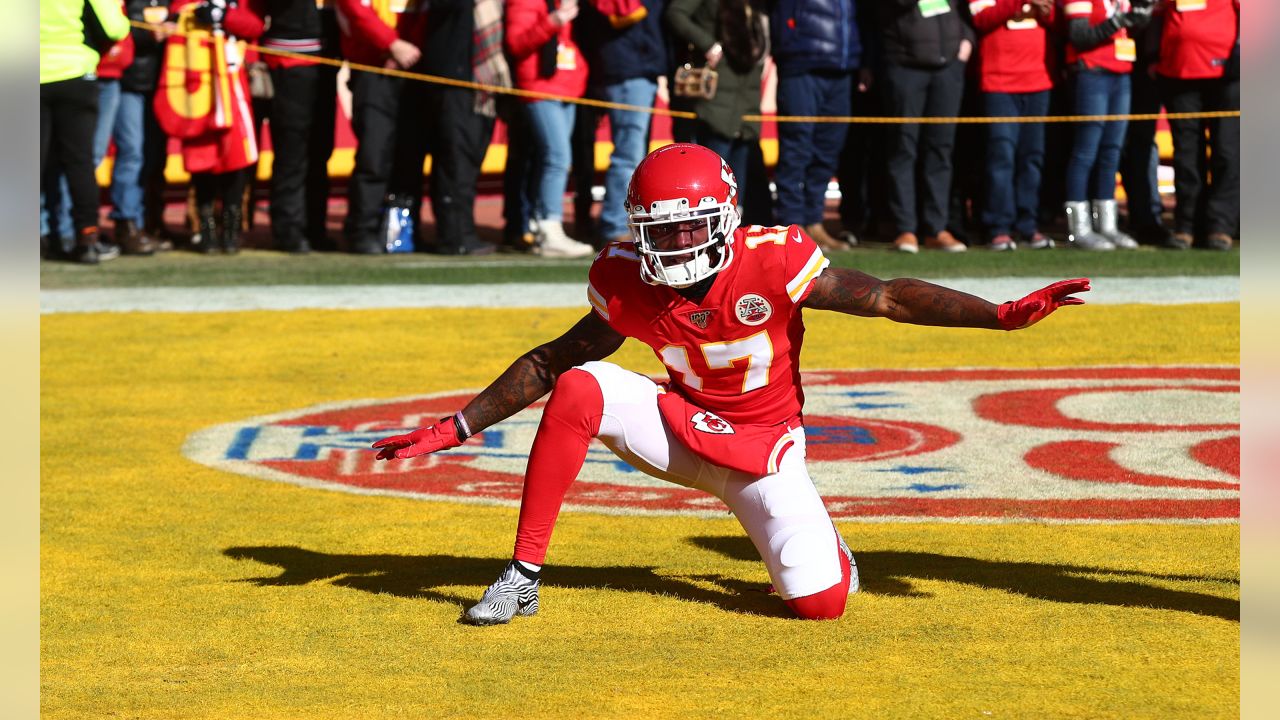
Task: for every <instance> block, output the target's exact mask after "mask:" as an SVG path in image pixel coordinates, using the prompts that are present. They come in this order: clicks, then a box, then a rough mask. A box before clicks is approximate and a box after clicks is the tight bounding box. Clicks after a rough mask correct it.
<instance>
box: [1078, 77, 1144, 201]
mask: <svg viewBox="0 0 1280 720" xmlns="http://www.w3.org/2000/svg"><path fill="white" fill-rule="evenodd" d="M1075 81H1076V83H1075V85H1076V88H1075V113H1076V114H1077V115H1125V114H1128V112H1129V76H1128V75H1120V74H1117V73H1113V72H1111V71H1109V70H1100V69H1099V70H1081V71H1080V72H1079V73H1077V74H1076V78H1075ZM1128 124H1129V123H1128V121H1126V120H1117V121H1114V122H1084V123H1077V124H1076V131H1075V139H1074V141H1073V142H1072V145H1071V158H1070V159H1069V160H1068V161H1067V187H1066V191H1067V201H1068V202H1079V201H1081V200H1111V199H1113V198H1115V196H1116V171H1117V170H1118V169H1119V168H1120V149H1121V147H1123V145H1124V132H1125V128H1126V127H1128Z"/></svg>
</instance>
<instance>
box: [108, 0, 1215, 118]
mask: <svg viewBox="0 0 1280 720" xmlns="http://www.w3.org/2000/svg"><path fill="white" fill-rule="evenodd" d="M129 23H130V24H131V25H133V26H134V27H137V28H142V29H144V30H151V31H153V32H154V31H156V30H159V29H160V28H161V26H160V25H154V24H151V23H145V22H142V21H139V20H130V21H129ZM175 34H179V35H180V33H175ZM245 46H246V47H248V48H250V49H253V50H256V51H258V52H259V53H260V54H262V55H275V56H277V57H285V58H295V59H299V60H305V61H307V62H310V63H314V64H318V65H332V66H334V67H342V65H343V64H346V65H347V66H348V67H349V68H351V69H352V70H354V71H359V72H368V73H375V74H378V75H387V76H389V77H398V78H404V79H406V80H416V81H419V82H428V83H435V84H437V85H448V86H451V87H460V88H468V89H471V90H481V91H484V92H490V93H494V94H499V95H513V96H515V97H522V98H530V99H533V100H559V101H562V102H566V103H572V104H575V105H587V106H590V107H598V108H605V109H607V110H630V111H632V112H640V113H648V114H649V115H665V116H667V117H676V118H684V119H687V120H694V119H697V117H698V116H697V114H695V113H691V112H687V111H684V110H671V109H669V108H655V107H643V106H640V105H626V104H623V103H615V102H608V101H606V100H595V99H592V98H576V97H566V96H563V95H555V94H552V93H543V92H536V91H533V90H521V89H519V88H508V87H499V86H496V85H482V84H480V83H477V82H471V81H469V80H455V79H453V78H446V77H440V76H438V75H427V74H425V73H417V72H412V71H409V70H400V69H399V68H383V67H377V66H375V65H364V64H362V63H353V62H350V61H348V60H337V59H334V58H327V57H322V56H319V55H308V54H305V53H297V52H292V51H290V50H277V49H274V48H267V47H262V46H261V45H255V44H253V43H248V42H246V43H245ZM1161 117H1163V118H1165V119H1168V120H1194V119H1205V118H1227V117H1240V111H1239V110H1213V111H1203V112H1188V113H1165V114H1163V115H1161V114H1159V113H1136V114H1132V115H1037V116H1026V117H916V118H908V117H880V116H869V115H845V116H804V115H743V116H742V119H743V120H746V121H748V122H767V121H770V120H772V121H774V122H780V123H846V124H851V125H917V124H918V125H989V124H995V123H1067V122H1113V121H1117V120H1132V121H1140V120H1158V119H1159V118H1161Z"/></svg>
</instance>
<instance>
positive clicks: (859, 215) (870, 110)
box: [836, 73, 888, 235]
mask: <svg viewBox="0 0 1280 720" xmlns="http://www.w3.org/2000/svg"><path fill="white" fill-rule="evenodd" d="M850 82H852V83H853V88H851V90H850V97H851V98H852V99H853V102H852V103H851V104H850V114H851V115H863V116H876V117H879V116H882V115H884V111H883V110H882V109H881V98H880V94H879V93H877V92H874V91H872V92H858V82H859V78H858V76H857V74H856V73H855V74H854V76H853V77H852V78H851V79H850ZM886 162H887V161H886V160H885V126H883V125H851V126H850V127H849V132H848V134H846V135H845V139H844V148H843V149H842V150H841V151H840V164H839V166H838V167H837V168H836V180H837V181H839V183H840V221H841V224H843V225H844V227H845V229H846V230H850V231H852V232H853V233H854V234H855V235H860V234H863V233H867V232H870V233H871V234H874V233H875V223H876V222H877V221H878V220H881V219H883V218H885V217H886V216H887V215H888V199H887V197H886V194H887V193H886V187H887V185H888V178H887V177H885V170H884V168H885V164H886Z"/></svg>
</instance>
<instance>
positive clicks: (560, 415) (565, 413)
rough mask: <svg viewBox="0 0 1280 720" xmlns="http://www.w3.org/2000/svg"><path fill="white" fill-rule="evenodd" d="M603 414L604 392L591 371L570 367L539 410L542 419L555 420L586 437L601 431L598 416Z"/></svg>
mask: <svg viewBox="0 0 1280 720" xmlns="http://www.w3.org/2000/svg"><path fill="white" fill-rule="evenodd" d="M603 413H604V395H603V393H602V392H601V390H600V383H599V382H598V381H597V380H596V378H595V376H593V375H592V374H591V373H589V372H587V371H585V370H582V369H579V368H572V369H570V370H567V371H566V372H564V373H562V374H561V375H560V377H559V378H558V379H557V380H556V385H555V388H554V389H553V390H552V391H551V398H550V399H549V400H547V405H546V407H545V408H543V410H542V420H543V422H544V423H546V422H548V421H554V422H557V423H558V424H560V425H563V426H566V427H568V428H569V429H571V430H573V431H575V432H581V433H583V434H585V435H586V436H587V437H594V436H595V435H596V434H597V433H598V432H600V416H601V415H602V414H603Z"/></svg>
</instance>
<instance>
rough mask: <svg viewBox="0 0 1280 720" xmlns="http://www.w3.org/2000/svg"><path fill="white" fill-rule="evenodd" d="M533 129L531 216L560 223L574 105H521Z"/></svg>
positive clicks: (541, 102)
mask: <svg viewBox="0 0 1280 720" xmlns="http://www.w3.org/2000/svg"><path fill="white" fill-rule="evenodd" d="M525 109H526V110H527V111H528V117H529V124H530V126H531V127H532V128H533V143H534V146H535V147H534V161H533V176H534V178H535V181H534V184H535V187H536V189H535V191H534V194H533V217H534V218H536V219H538V220H560V219H562V218H563V217H564V190H565V183H566V182H567V181H568V179H569V163H570V162H571V161H572V158H573V149H572V146H571V144H570V142H569V139H570V136H572V135H573V119H574V116H575V115H576V106H575V105H572V104H570V103H566V102H560V101H559V100H538V101H537V102H532V103H529V104H528V105H526V106H525Z"/></svg>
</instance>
